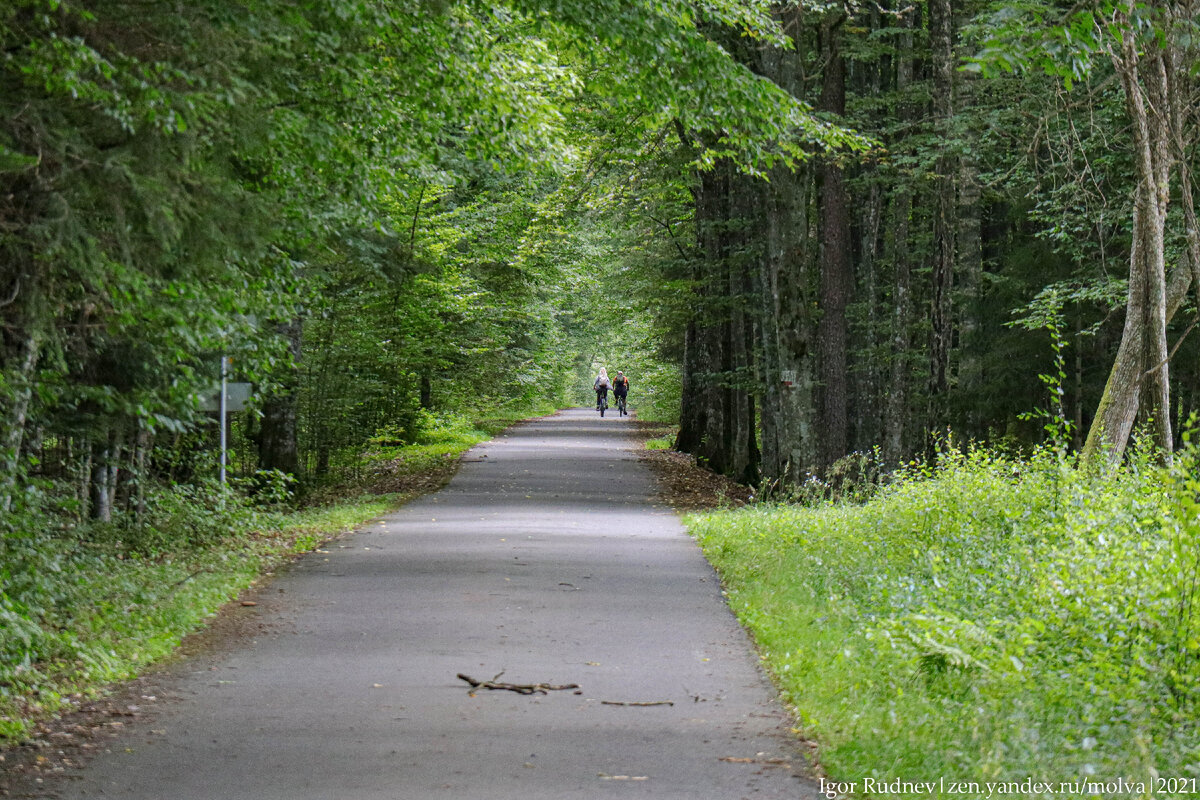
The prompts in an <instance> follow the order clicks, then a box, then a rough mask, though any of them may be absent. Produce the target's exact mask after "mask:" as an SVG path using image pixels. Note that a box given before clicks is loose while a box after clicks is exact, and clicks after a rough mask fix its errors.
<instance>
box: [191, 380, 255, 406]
mask: <svg viewBox="0 0 1200 800" xmlns="http://www.w3.org/2000/svg"><path fill="white" fill-rule="evenodd" d="M252 385H253V384H249V383H226V384H225V410H226V411H245V410H246V405H247V404H248V403H249V402H250V387H251V386H252ZM200 410H201V411H220V410H221V390H220V389H217V390H215V391H214V392H212V393H211V394H207V395H205V396H204V397H202V398H200Z"/></svg>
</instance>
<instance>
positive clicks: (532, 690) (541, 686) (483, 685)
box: [458, 672, 579, 697]
mask: <svg viewBox="0 0 1200 800" xmlns="http://www.w3.org/2000/svg"><path fill="white" fill-rule="evenodd" d="M503 674H504V673H503V672H501V673H500V674H499V675H497V676H496V677H495V678H492V679H491V680H490V681H477V680H475V679H474V678H472V677H471V676H469V675H463V674H462V673H461V672H460V673H458V677H459V679H460V680H464V681H466V682H467V683H469V684H471V691H469V692H467V694H469V695H470V696H471V697H474V696H475V692H476V691H477V690H479V689H505V690H507V691H510V692H516V693H517V694H548V693H550V692H559V691H562V690H564V689H578V688H579V684H578V683H564V684H560V685H555V684H550V683H497V682H496V678H499V677H500V675H503Z"/></svg>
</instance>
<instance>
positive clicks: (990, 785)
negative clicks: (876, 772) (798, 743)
mask: <svg viewBox="0 0 1200 800" xmlns="http://www.w3.org/2000/svg"><path fill="white" fill-rule="evenodd" d="M820 780H821V786H820V792H821V794H822V795H824V796H825V797H827V798H829V800H836V798H839V797H847V796H851V795H856V794H865V795H870V796H872V797H887V796H898V795H914V796H920V795H926V796H934V795H940V796H953V795H960V796H963V797H1003V796H1011V797H1017V796H1020V797H1047V796H1050V795H1062V796H1064V797H1067V796H1070V795H1077V796H1082V797H1095V796H1097V795H1104V796H1109V797H1112V796H1120V795H1125V796H1129V797H1144V796H1146V794H1147V792H1148V791H1151V790H1152V791H1153V792H1154V793H1155V794H1158V793H1160V792H1170V793H1172V794H1197V795H1200V778H1178V779H1172V778H1158V777H1155V778H1153V779H1151V780H1150V781H1144V780H1135V779H1130V778H1111V779H1107V780H1100V779H1097V778H1080V779H1077V780H1073V781H1047V780H1037V779H1035V778H1026V779H1024V780H1020V781H956V780H951V779H949V778H938V779H937V780H932V781H910V780H901V779H900V778H890V779H887V780H883V779H879V778H863V779H862V780H857V781H831V780H828V779H826V778H821V779H820ZM1151 787H1153V788H1151Z"/></svg>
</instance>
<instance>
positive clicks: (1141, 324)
mask: <svg viewBox="0 0 1200 800" xmlns="http://www.w3.org/2000/svg"><path fill="white" fill-rule="evenodd" d="M1132 13H1133V8H1132V5H1131V6H1130V7H1129V9H1128V10H1127V18H1126V19H1125V20H1124V22H1125V27H1124V28H1123V31H1124V32H1123V35H1122V40H1121V42H1120V43H1119V46H1118V47H1116V48H1114V49H1113V51H1112V52H1111V53H1110V56H1111V58H1112V62H1113V66H1114V67H1115V68H1116V72H1117V75H1118V77H1120V79H1121V85H1122V88H1123V90H1124V92H1125V105H1126V109H1127V111H1128V113H1129V116H1130V122H1131V123H1132V126H1131V127H1132V132H1133V140H1134V165H1135V170H1136V176H1137V185H1136V187H1135V190H1134V191H1135V201H1134V213H1133V242H1132V246H1131V248H1130V256H1129V293H1128V297H1127V301H1126V311H1125V327H1124V330H1123V332H1122V334H1121V344H1120V346H1119V347H1118V349H1117V357H1116V360H1115V361H1114V363H1113V367H1112V371H1111V372H1110V373H1109V376H1108V382H1107V383H1106V384H1105V387H1104V393H1103V395H1101V398H1100V404H1099V406H1098V408H1097V410H1096V416H1095V418H1094V419H1093V421H1092V427H1091V429H1090V430H1089V431H1088V437H1087V441H1086V442H1085V443H1084V450H1083V454H1084V457H1085V458H1086V459H1095V458H1096V457H1097V456H1099V455H1100V454H1101V453H1105V454H1106V457H1107V460H1108V461H1109V463H1116V462H1118V461H1120V459H1121V457H1122V455H1123V454H1124V451H1125V447H1126V445H1127V444H1128V442H1129V436H1130V433H1131V432H1132V430H1133V426H1134V424H1135V422H1136V421H1137V418H1138V414H1139V411H1140V412H1141V414H1142V415H1143V416H1144V417H1145V418H1146V419H1148V420H1149V421H1150V422H1151V429H1152V435H1153V439H1154V442H1155V444H1156V445H1157V446H1158V447H1159V448H1160V451H1161V452H1162V454H1163V455H1164V457H1168V456H1169V454H1170V452H1171V448H1172V445H1173V439H1174V437H1173V434H1172V431H1171V403H1170V375H1169V358H1168V350H1167V322H1168V321H1169V320H1170V317H1171V315H1172V314H1173V311H1174V308H1173V306H1176V305H1177V303H1176V297H1175V295H1176V294H1177V293H1178V290H1177V288H1176V287H1177V286H1178V285H1179V284H1180V283H1182V282H1183V281H1184V280H1187V281H1188V282H1190V280H1191V274H1190V268H1189V269H1187V270H1181V269H1177V270H1176V271H1175V274H1173V275H1172V281H1171V291H1168V282H1167V280H1166V264H1165V252H1166V224H1167V202H1168V199H1169V196H1170V175H1171V171H1172V167H1173V166H1174V164H1173V161H1174V159H1173V157H1172V148H1173V146H1175V144H1176V142H1175V132H1174V130H1173V125H1172V121H1171V118H1170V116H1171V109H1172V107H1173V106H1175V105H1176V104H1177V101H1176V99H1175V96H1174V92H1175V91H1177V90H1178V88H1179V86H1178V83H1179V81H1178V76H1177V75H1173V74H1172V71H1171V69H1169V68H1168V65H1169V64H1170V63H1172V60H1171V59H1169V58H1168V57H1166V56H1165V54H1164V52H1163V50H1162V48H1160V47H1158V46H1150V47H1146V48H1145V51H1144V52H1139V46H1140V45H1141V42H1139V41H1138V38H1137V33H1136V32H1135V31H1134V30H1133V29H1132V28H1131V27H1130V25H1131V24H1132V23H1131V21H1130V19H1129V17H1131V16H1132ZM1168 46H1169V45H1168ZM1185 210H1186V209H1185ZM1188 260H1189V262H1190V260H1191V259H1190V258H1189V259H1188ZM1181 273H1186V274H1181ZM1184 293H1186V286H1185V287H1184Z"/></svg>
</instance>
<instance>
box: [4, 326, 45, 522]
mask: <svg viewBox="0 0 1200 800" xmlns="http://www.w3.org/2000/svg"><path fill="white" fill-rule="evenodd" d="M40 355H41V339H40V337H39V336H38V334H37V332H36V330H28V331H26V332H25V335H24V337H23V341H22V343H21V349H20V351H19V352H18V354H17V357H16V358H15V359H14V361H15V362H16V363H15V366H16V368H15V369H13V370H11V371H9V370H5V372H6V373H8V374H6V375H4V378H5V380H6V382H7V383H8V391H7V392H6V394H7V397H5V398H4V399H5V401H6V402H5V405H6V406H7V408H6V409H5V411H4V412H3V417H2V419H3V428H2V429H0V433H2V435H3V438H0V512H7V511H9V510H10V509H11V508H12V500H13V494H14V492H15V491H16V488H17V480H18V471H19V467H20V463H21V444H22V442H23V441H24V438H25V425H26V421H27V417H28V415H29V403H30V401H31V400H32V399H33V373H34V370H35V369H36V368H37V363H38V358H39V357H40Z"/></svg>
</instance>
